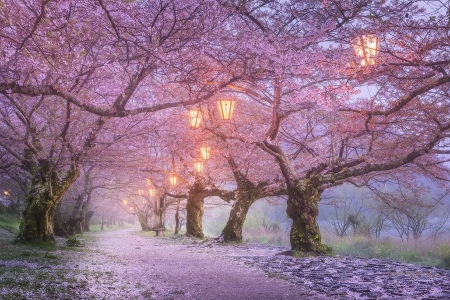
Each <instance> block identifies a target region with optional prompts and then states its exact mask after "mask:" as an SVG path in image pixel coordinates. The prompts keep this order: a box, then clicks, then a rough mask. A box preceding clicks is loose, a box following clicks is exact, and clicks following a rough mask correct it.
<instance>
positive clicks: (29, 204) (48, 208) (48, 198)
mask: <svg viewBox="0 0 450 300" xmlns="http://www.w3.org/2000/svg"><path fill="white" fill-rule="evenodd" d="M79 175H80V172H79V170H78V167H77V165H76V164H75V163H73V164H72V166H71V169H70V171H69V173H68V174H67V175H66V177H65V178H63V179H60V178H59V176H58V173H57V172H56V170H54V169H53V168H52V165H51V163H50V162H49V161H48V160H45V159H41V160H39V165H38V166H37V168H36V169H35V172H34V174H33V178H32V183H31V188H30V190H29V192H28V194H27V196H26V198H25V202H26V208H25V211H24V212H23V216H22V220H21V223H20V231H19V234H18V236H17V241H20V242H49V241H50V242H54V241H55V237H54V231H53V217H54V213H55V209H56V205H57V204H58V203H59V201H60V200H61V197H62V195H63V194H64V193H65V192H66V191H67V189H68V188H69V187H70V185H71V184H72V183H73V182H74V181H75V180H76V179H77V178H78V176H79Z"/></svg>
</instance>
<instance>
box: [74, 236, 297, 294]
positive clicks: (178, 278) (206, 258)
mask: <svg viewBox="0 0 450 300" xmlns="http://www.w3.org/2000/svg"><path fill="white" fill-rule="evenodd" d="M179 239H180V240H179V241H176V242H174V240H173V239H171V238H169V237H165V238H149V237H142V236H140V235H139V233H137V230H136V229H135V230H129V229H128V230H120V231H111V232H107V231H106V232H102V233H99V234H95V240H94V241H89V240H88V241H87V249H89V250H88V251H90V253H89V254H84V255H82V256H81V261H79V259H80V257H78V258H77V259H78V261H77V262H76V264H77V268H78V270H79V271H80V272H79V275H78V276H79V278H78V280H79V281H80V280H83V270H84V271H86V273H89V274H94V276H92V275H91V276H90V277H89V279H87V278H86V280H88V282H86V284H85V285H82V286H81V287H80V288H79V290H78V292H77V294H78V295H79V297H80V298H86V299H90V298H95V299H98V298H100V299H235V300H237V299H303V298H304V297H302V295H305V291H304V290H302V289H301V288H300V287H298V286H296V285H295V284H293V283H290V282H288V281H286V280H283V279H281V278H277V277H270V276H267V274H266V273H264V272H263V271H262V270H261V269H257V268H254V267H250V266H247V265H246V264H245V263H244V262H243V261H239V260H236V259H233V257H236V256H245V255H248V254H249V252H248V249H245V247H233V246H230V247H228V246H214V247H212V246H211V245H209V246H204V245H203V246H199V245H198V244H197V245H196V244H192V243H196V242H197V241H196V240H190V239H187V238H185V237H183V238H179ZM183 242H187V243H186V244H183ZM275 252H276V249H275V248H273V249H267V248H262V249H261V250H260V251H258V250H252V255H257V256H258V255H267V254H275ZM95 274H98V276H96V275H95Z"/></svg>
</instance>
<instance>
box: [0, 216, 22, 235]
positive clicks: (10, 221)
mask: <svg viewBox="0 0 450 300" xmlns="http://www.w3.org/2000/svg"><path fill="white" fill-rule="evenodd" d="M19 225H20V219H18V218H17V217H15V216H12V215H9V214H0V229H2V230H7V231H8V232H10V233H11V234H13V233H14V234H17V233H19Z"/></svg>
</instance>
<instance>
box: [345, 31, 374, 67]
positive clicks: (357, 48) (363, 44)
mask: <svg viewBox="0 0 450 300" xmlns="http://www.w3.org/2000/svg"><path fill="white" fill-rule="evenodd" d="M351 44H352V47H353V51H354V52H355V54H356V55H357V56H359V57H362V60H361V63H360V64H361V66H362V67H364V66H368V65H374V64H375V56H376V55H377V54H378V37H377V36H376V35H374V34H367V35H362V36H360V37H357V38H356V39H354V40H353V41H352V43H351Z"/></svg>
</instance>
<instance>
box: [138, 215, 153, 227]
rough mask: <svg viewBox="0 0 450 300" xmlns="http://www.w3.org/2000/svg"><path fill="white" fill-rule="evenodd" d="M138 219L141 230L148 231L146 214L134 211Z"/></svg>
mask: <svg viewBox="0 0 450 300" xmlns="http://www.w3.org/2000/svg"><path fill="white" fill-rule="evenodd" d="M136 215H137V217H138V220H139V224H141V228H142V231H150V229H151V228H150V225H149V224H148V218H147V216H146V215H145V214H144V213H142V212H138V213H136Z"/></svg>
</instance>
